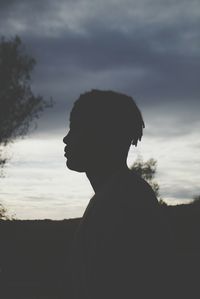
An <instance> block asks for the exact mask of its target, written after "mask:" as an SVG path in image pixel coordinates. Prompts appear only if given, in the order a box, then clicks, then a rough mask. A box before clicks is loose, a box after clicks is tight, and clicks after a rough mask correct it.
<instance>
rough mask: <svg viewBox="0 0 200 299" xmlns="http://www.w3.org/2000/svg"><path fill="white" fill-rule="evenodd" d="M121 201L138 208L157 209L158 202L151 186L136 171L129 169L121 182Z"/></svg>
mask: <svg viewBox="0 0 200 299" xmlns="http://www.w3.org/2000/svg"><path fill="white" fill-rule="evenodd" d="M119 185H120V192H119V194H120V196H121V200H124V201H128V202H130V203H132V204H133V205H134V206H137V207H144V208H145V207H146V208H148V207H155V206H157V205H158V200H157V198H156V196H155V193H154V191H153V189H152V188H151V186H150V185H149V184H148V183H147V182H146V181H145V180H144V179H143V178H142V177H141V176H139V175H138V174H137V173H136V172H135V171H134V170H130V169H128V170H127V171H126V173H124V174H123V175H122V177H121V179H120V182H119Z"/></svg>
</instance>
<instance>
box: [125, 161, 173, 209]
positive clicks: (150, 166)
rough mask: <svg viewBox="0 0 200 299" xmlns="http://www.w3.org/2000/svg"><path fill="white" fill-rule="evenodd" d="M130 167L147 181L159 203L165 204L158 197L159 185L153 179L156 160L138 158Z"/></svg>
mask: <svg viewBox="0 0 200 299" xmlns="http://www.w3.org/2000/svg"><path fill="white" fill-rule="evenodd" d="M130 169H131V170H134V171H136V172H137V173H138V174H139V175H140V176H141V177H142V178H143V179H144V180H146V181H147V182H148V183H149V185H150V186H151V187H152V189H153V191H154V192H155V195H156V197H158V199H159V203H160V204H161V205H167V204H166V203H165V201H164V200H163V199H161V198H160V193H159V189H160V188H159V185H158V183H157V182H155V181H154V178H155V175H156V170H157V161H156V160H155V159H153V158H151V159H149V160H147V161H146V162H144V161H143V159H142V158H138V159H137V160H136V161H135V162H134V163H133V165H132V166H131V167H130Z"/></svg>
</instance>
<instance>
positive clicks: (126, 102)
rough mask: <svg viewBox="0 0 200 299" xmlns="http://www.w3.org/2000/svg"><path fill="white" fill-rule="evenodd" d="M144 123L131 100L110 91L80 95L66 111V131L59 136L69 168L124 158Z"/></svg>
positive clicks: (75, 168)
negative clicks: (67, 125) (63, 135)
mask: <svg viewBox="0 0 200 299" xmlns="http://www.w3.org/2000/svg"><path fill="white" fill-rule="evenodd" d="M143 128H144V122H143V119H142V115H141V112H140V110H139V109H138V107H137V105H136V104H135V102H134V101H133V99H132V98H131V97H129V96H127V95H125V94H121V93H118V92H114V91H101V90H92V91H90V92H86V93H84V94H81V95H80V97H79V99H78V100H77V101H76V102H75V104H74V106H73V108H72V111H71V114H70V130H69V132H68V134H67V135H66V136H65V137H64V138H63V142H64V143H65V144H66V147H65V152H66V154H65V156H66V157H67V166H68V168H69V169H71V170H75V171H79V172H87V170H88V169H90V168H92V167H94V168H95V167H102V168H103V167H104V166H105V164H108V163H121V162H124V161H126V159H127V154H128V151H129V147H130V145H131V144H133V145H135V146H137V143H138V140H141V138H142V135H143Z"/></svg>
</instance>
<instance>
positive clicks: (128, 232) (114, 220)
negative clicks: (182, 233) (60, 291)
mask: <svg viewBox="0 0 200 299" xmlns="http://www.w3.org/2000/svg"><path fill="white" fill-rule="evenodd" d="M163 232H164V226H163V224H162V220H161V219H160V217H159V205H158V201H157V198H156V197H155V194H154V192H153V190H152V189H151V187H150V186H149V185H148V184H147V183H146V182H145V181H144V180H143V179H142V178H140V177H139V176H138V175H137V174H136V173H135V172H133V171H131V170H129V169H123V170H122V171H120V172H118V173H116V174H115V175H114V176H113V177H112V178H111V179H110V180H109V182H108V183H107V184H106V185H105V186H104V187H103V188H102V190H101V191H100V192H98V193H96V194H95V196H94V197H93V198H92V199H91V200H90V203H89V205H88V207H87V209H86V211H85V213H84V216H83V218H82V221H81V223H80V225H79V228H78V230H77V232H76V236H75V240H74V244H73V252H72V271H73V289H74V299H79V298H84V299H86V298H87V299H90V298H91V299H97V298H98V299H100V298H101V299H103V298H104V299H107V298H109V299H112V298H123V299H126V298H136V299H139V298H149V297H150V298H164V296H163V294H160V292H161V291H163V290H162V287H161V286H162V281H163V279H164V277H163V276H162V274H164V272H165V271H163V268H166V265H164V263H163V250H165V251H166V242H168V240H166V238H165V237H166V236H165V233H164V234H163ZM165 241H166V242H165ZM165 270H166V269H165Z"/></svg>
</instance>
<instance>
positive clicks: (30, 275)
mask: <svg viewBox="0 0 200 299" xmlns="http://www.w3.org/2000/svg"><path fill="white" fill-rule="evenodd" d="M161 213H162V215H163V217H164V219H165V220H166V222H167V223H168V224H169V225H170V227H171V229H172V231H173V234H174V244H173V247H174V252H175V253H176V254H177V256H178V258H179V267H180V277H179V278H178V279H179V280H180V279H181V280H182V279H183V283H184V282H186V283H187V284H188V285H189V286H191V290H192V289H194V287H195V285H196V284H198V273H197V274H196V272H197V271H199V269H200V239H199V229H200V207H199V206H195V205H181V206H175V207H162V208H161ZM79 221H80V219H69V220H63V221H52V220H35V221H20V220H14V221H0V241H1V247H0V284H1V285H0V289H1V297H0V298H1V299H18V298H19V299H23V298H24V299H25V298H26V299H46V298H48V299H51V298H52V299H56V298H70V294H69V293H68V287H69V279H68V277H69V276H68V275H69V273H68V271H67V270H68V266H67V265H68V250H69V246H70V243H71V241H72V238H73V234H74V231H75V229H76V227H77V225H78V223H79ZM161 233H162V232H161ZM165 255H167V252H165V253H163V258H165ZM166 284H167V282H166Z"/></svg>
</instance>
